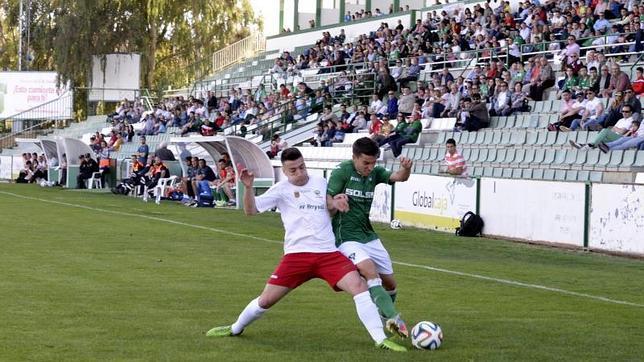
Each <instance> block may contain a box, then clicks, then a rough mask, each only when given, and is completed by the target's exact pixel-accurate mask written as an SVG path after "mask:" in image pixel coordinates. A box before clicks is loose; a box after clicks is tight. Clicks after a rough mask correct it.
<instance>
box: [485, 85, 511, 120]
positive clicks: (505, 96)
mask: <svg viewBox="0 0 644 362" xmlns="http://www.w3.org/2000/svg"><path fill="white" fill-rule="evenodd" d="M499 87H500V89H499V91H498V92H496V94H495V95H494V97H492V107H491V108H490V115H491V116H508V115H510V113H512V103H511V102H512V97H511V95H510V92H509V91H508V84H507V83H506V82H503V81H502V82H501V84H500V85H499Z"/></svg>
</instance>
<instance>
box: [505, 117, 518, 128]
mask: <svg viewBox="0 0 644 362" xmlns="http://www.w3.org/2000/svg"><path fill="white" fill-rule="evenodd" d="M515 122H516V116H508V121H507V123H506V124H505V128H515V127H516V126H515Z"/></svg>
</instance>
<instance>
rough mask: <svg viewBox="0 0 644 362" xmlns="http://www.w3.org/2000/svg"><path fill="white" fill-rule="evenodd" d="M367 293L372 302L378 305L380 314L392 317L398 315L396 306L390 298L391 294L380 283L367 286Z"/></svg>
mask: <svg viewBox="0 0 644 362" xmlns="http://www.w3.org/2000/svg"><path fill="white" fill-rule="evenodd" d="M369 294H371V299H372V300H373V302H374V304H375V305H376V306H377V307H378V310H379V311H380V314H381V315H383V316H385V317H386V318H393V317H395V316H396V315H398V312H397V311H396V307H394V302H393V301H392V300H391V299H392V298H391V296H389V294H387V292H386V291H385V288H383V287H382V286H381V285H376V286H373V287H371V288H369Z"/></svg>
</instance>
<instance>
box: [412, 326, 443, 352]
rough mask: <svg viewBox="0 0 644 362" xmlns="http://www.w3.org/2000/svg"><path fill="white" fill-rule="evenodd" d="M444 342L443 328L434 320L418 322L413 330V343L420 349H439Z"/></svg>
mask: <svg viewBox="0 0 644 362" xmlns="http://www.w3.org/2000/svg"><path fill="white" fill-rule="evenodd" d="M441 343H443V330H442V329H441V326H439V325H438V324H436V323H434V322H427V321H423V322H418V324H416V325H415V326H414V328H412V330H411V344H412V345H413V346H414V347H416V348H418V349H429V350H434V349H438V347H440V346H441Z"/></svg>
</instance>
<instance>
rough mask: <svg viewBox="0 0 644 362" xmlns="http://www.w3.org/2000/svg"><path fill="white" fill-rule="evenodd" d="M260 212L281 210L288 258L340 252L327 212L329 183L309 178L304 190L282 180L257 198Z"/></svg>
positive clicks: (320, 179) (256, 202)
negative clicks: (274, 209)
mask: <svg viewBox="0 0 644 362" xmlns="http://www.w3.org/2000/svg"><path fill="white" fill-rule="evenodd" d="M255 207H256V208H257V211H259V212H264V211H267V210H270V209H273V208H275V207H277V208H278V209H279V210H280V214H281V217H282V223H284V230H285V231H286V232H285V235H284V254H290V253H328V252H333V251H336V250H337V248H336V247H335V236H334V235H333V228H332V227H331V217H330V216H329V213H328V211H327V208H326V180H325V179H324V178H322V177H318V176H312V175H309V181H308V182H307V183H306V185H304V186H295V185H293V184H291V183H290V182H288V180H282V181H280V182H278V183H276V184H275V185H273V186H272V187H271V188H270V189H268V191H266V192H265V193H264V194H263V195H261V196H258V197H256V198H255Z"/></svg>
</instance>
